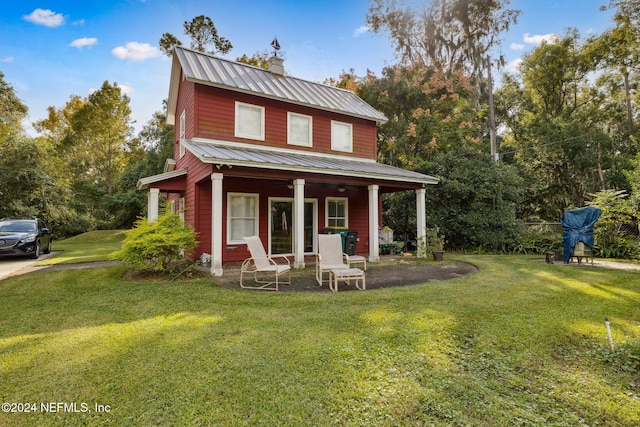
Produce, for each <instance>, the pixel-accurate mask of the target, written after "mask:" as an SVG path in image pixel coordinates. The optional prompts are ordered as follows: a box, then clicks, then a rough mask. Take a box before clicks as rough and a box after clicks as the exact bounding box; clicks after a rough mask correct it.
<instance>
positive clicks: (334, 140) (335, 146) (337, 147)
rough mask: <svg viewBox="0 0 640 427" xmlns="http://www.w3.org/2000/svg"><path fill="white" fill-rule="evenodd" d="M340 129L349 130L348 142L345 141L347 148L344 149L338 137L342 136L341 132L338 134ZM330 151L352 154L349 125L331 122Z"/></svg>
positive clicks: (351, 136)
mask: <svg viewBox="0 0 640 427" xmlns="http://www.w3.org/2000/svg"><path fill="white" fill-rule="evenodd" d="M340 128H343V129H344V128H347V129H349V141H347V142H348V145H349V147H344V146H343V141H340V140H339V135H341V134H342V132H338V129H340ZM331 149H332V150H334V151H344V152H346V153H352V152H353V125H352V124H351V123H345V122H338V121H336V120H331Z"/></svg>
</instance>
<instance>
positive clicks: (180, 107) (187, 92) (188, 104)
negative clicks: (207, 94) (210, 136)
mask: <svg viewBox="0 0 640 427" xmlns="http://www.w3.org/2000/svg"><path fill="white" fill-rule="evenodd" d="M195 93H196V90H195V84H194V83H192V82H189V81H187V80H181V81H180V90H179V92H178V94H179V95H178V102H177V104H176V111H175V115H176V123H175V126H174V132H173V139H174V144H173V158H174V159H176V162H177V161H178V159H179V158H180V152H179V144H178V142H179V140H180V116H181V115H182V112H183V111H184V112H185V138H186V139H189V138H192V137H193V135H194V129H195V117H194V108H195V105H196V100H195ZM176 167H178V168H179V167H180V166H179V165H177V164H176Z"/></svg>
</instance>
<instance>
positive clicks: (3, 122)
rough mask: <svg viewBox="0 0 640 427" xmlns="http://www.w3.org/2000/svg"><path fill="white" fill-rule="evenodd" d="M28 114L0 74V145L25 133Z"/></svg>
mask: <svg viewBox="0 0 640 427" xmlns="http://www.w3.org/2000/svg"><path fill="white" fill-rule="evenodd" d="M27 112H28V109H27V106H26V105H24V104H23V103H22V101H20V99H19V98H18V96H17V95H16V93H15V90H14V89H13V87H12V86H11V85H9V84H8V83H7V82H6V81H5V80H4V74H3V73H2V72H0V144H1V143H4V142H7V141H9V140H11V139H13V138H16V137H17V136H20V135H22V134H23V133H24V129H23V128H22V120H23V119H24V118H25V117H27Z"/></svg>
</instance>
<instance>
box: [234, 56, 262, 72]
mask: <svg viewBox="0 0 640 427" xmlns="http://www.w3.org/2000/svg"><path fill="white" fill-rule="evenodd" d="M268 60H269V53H268V52H262V53H260V52H256V53H254V54H253V55H251V56H248V55H247V54H246V53H245V54H243V55H242V56H240V57H238V58H236V61H237V62H241V63H243V64H249V65H253V66H254V67H259V68H263V69H265V70H268V69H269V62H268Z"/></svg>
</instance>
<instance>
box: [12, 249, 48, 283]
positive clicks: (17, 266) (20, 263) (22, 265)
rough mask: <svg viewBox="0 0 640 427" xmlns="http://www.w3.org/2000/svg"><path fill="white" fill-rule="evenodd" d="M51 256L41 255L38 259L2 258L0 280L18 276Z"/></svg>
mask: <svg viewBox="0 0 640 427" xmlns="http://www.w3.org/2000/svg"><path fill="white" fill-rule="evenodd" d="M51 255H53V254H52V253H51V254H42V255H40V258H38V259H31V258H26V257H25V258H22V257H2V258H0V280H2V279H4V278H5V277H9V276H13V275H14V274H20V273H21V271H22V270H24V269H27V268H29V267H32V266H33V265H34V264H36V263H37V262H39V261H42V260H43V259H47V258H49V257H50V256H51Z"/></svg>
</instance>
